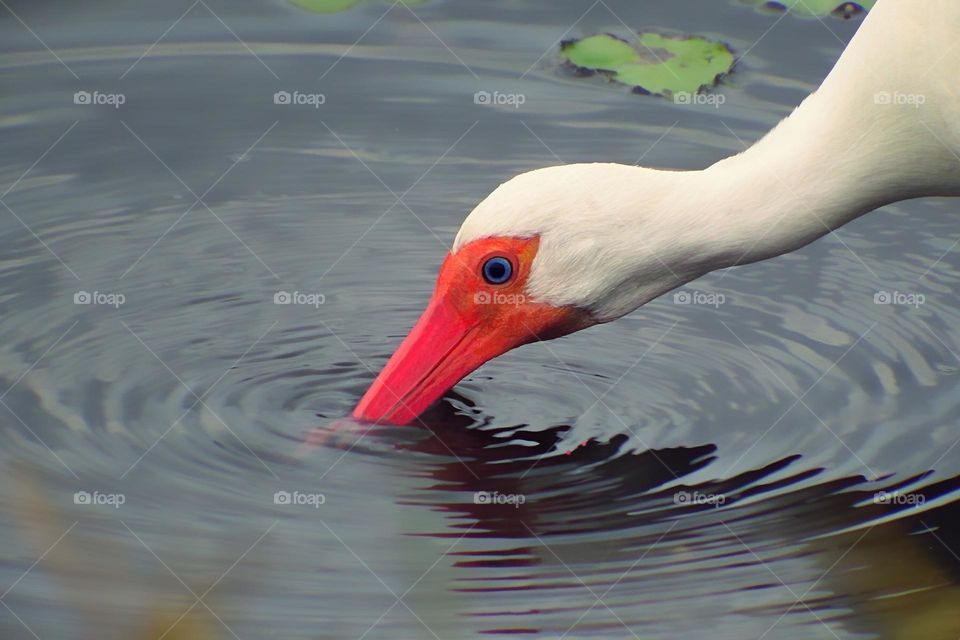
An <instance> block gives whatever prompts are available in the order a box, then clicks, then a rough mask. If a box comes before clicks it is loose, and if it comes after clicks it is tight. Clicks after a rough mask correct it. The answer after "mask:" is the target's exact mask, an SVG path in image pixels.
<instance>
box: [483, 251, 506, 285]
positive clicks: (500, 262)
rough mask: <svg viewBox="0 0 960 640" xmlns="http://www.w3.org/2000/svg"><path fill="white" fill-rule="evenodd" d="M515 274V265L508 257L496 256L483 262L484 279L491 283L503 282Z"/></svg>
mask: <svg viewBox="0 0 960 640" xmlns="http://www.w3.org/2000/svg"><path fill="white" fill-rule="evenodd" d="M512 275H513V265H512V264H510V261H509V260H507V259H506V258H502V257H500V256H495V257H493V258H490V259H489V260H487V261H486V262H484V263H483V279H484V280H486V281H487V282H489V283H490V284H503V283H504V282H506V281H507V280H509V279H510V276H512Z"/></svg>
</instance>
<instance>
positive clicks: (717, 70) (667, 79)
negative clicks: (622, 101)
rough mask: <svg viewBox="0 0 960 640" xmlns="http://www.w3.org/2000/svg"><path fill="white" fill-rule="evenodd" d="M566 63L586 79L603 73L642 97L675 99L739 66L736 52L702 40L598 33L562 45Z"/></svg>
mask: <svg viewBox="0 0 960 640" xmlns="http://www.w3.org/2000/svg"><path fill="white" fill-rule="evenodd" d="M560 52H561V54H562V55H563V57H564V58H565V60H566V63H567V64H568V65H569V66H571V67H573V69H574V71H575V72H576V73H578V74H580V75H591V74H594V73H600V74H603V75H605V76H607V77H609V78H611V79H613V80H616V81H617V82H621V83H623V84H626V85H630V86H633V87H634V91H635V92H637V93H652V94H656V95H672V94H674V93H678V92H685V93H696V92H698V91H700V90H701V89H702V88H703V87H710V86H714V85H716V83H717V82H718V81H719V80H720V78H722V77H723V76H724V75H726V74H727V73H729V72H730V70H731V68H732V67H733V63H734V57H733V51H731V50H730V47H728V46H727V45H726V44H724V43H722V42H715V41H713V40H707V39H706V38H701V37H699V36H686V37H674V36H667V35H663V34H660V33H653V32H647V33H640V34H639V36H638V38H637V40H636V41H635V42H634V43H630V42H627V41H626V40H622V39H620V38H618V37H616V36H612V35H609V34H598V35H594V36H589V37H587V38H583V39H581V40H568V41H565V42H562V43H561V44H560Z"/></svg>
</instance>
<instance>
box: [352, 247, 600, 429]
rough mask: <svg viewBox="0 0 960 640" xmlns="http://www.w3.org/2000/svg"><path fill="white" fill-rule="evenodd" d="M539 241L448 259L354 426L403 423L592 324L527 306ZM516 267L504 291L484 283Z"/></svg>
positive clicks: (582, 315) (581, 315)
mask: <svg viewBox="0 0 960 640" xmlns="http://www.w3.org/2000/svg"><path fill="white" fill-rule="evenodd" d="M539 244H540V239H539V238H537V237H533V238H484V239H481V240H475V241H473V242H471V243H470V244H468V245H465V246H464V247H461V249H460V250H459V251H458V252H457V253H455V254H454V253H451V254H448V255H447V258H446V259H445V260H444V262H443V265H442V266H441V267H440V275H439V276H438V278H437V285H436V288H435V289H434V292H433V296H432V297H431V298H430V302H429V304H428V305H427V308H426V310H425V311H424V312H423V315H421V316H420V319H419V320H418V321H417V324H416V325H414V327H413V329H412V330H411V331H410V334H409V335H408V336H407V337H406V339H404V341H403V342H402V343H401V344H400V346H399V347H398V348H397V350H396V352H395V353H394V354H393V357H391V358H390V360H389V361H388V362H387V365H386V366H385V367H384V368H383V370H382V371H381V372H380V375H378V376H377V379H376V380H374V381H373V384H372V385H371V386H370V388H369V389H368V390H367V392H366V393H365V394H364V396H363V398H361V399H360V402H359V403H358V404H357V407H356V408H355V409H354V410H353V417H354V418H357V419H359V420H365V421H368V422H378V423H390V424H398V425H403V424H408V423H410V422H411V421H413V420H414V419H415V418H416V417H417V416H419V415H420V413H421V412H423V410H424V409H426V408H427V407H429V406H430V405H431V404H433V402H434V401H435V400H437V399H438V398H439V397H440V396H442V395H443V394H444V393H445V392H446V391H447V390H448V389H450V388H451V387H453V385H455V384H456V383H457V382H459V381H460V380H461V379H462V378H463V377H464V376H466V375H467V374H469V373H471V372H472V371H474V370H475V369H476V368H477V367H479V366H480V365H482V364H483V363H484V362H486V361H488V360H490V359H492V358H495V357H496V356H498V355H500V354H502V353H504V352H506V351H509V350H510V349H513V348H514V347H519V346H520V345H522V344H526V343H528V342H533V341H536V340H549V339H551V338H556V337H559V336H562V335H566V334H568V333H572V332H574V331H578V330H580V329H583V328H584V327H587V326H590V325H592V324H594V321H593V320H591V318H590V317H589V315H588V314H587V313H586V312H584V311H582V310H579V309H576V308H573V307H555V306H552V305H549V304H545V303H538V302H531V301H529V300H527V294H526V293H525V291H526V283H527V278H528V277H529V275H530V267H531V265H532V264H533V259H534V257H535V256H536V254H537V248H538V246H539ZM494 256H502V257H504V258H507V259H508V260H510V262H511V263H512V265H513V276H512V277H511V278H510V280H508V281H507V282H506V283H504V284H499V285H497V284H489V283H488V282H486V280H484V278H483V275H482V270H483V264H484V263H485V262H486V261H487V260H488V259H489V258H491V257H494Z"/></svg>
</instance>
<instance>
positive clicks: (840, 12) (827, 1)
mask: <svg viewBox="0 0 960 640" xmlns="http://www.w3.org/2000/svg"><path fill="white" fill-rule="evenodd" d="M740 2H741V3H742V4H748V5H751V6H753V7H756V8H757V9H760V10H765V11H773V12H777V13H782V12H784V11H787V10H789V11H790V13H792V14H795V15H798V16H805V17H813V16H817V17H819V16H831V15H832V16H835V17H837V18H844V19H847V18H852V17H853V16H856V15H859V14H861V13H865V12H867V11H869V10H870V9H872V8H873V5H875V4H876V3H877V0H859V1H858V2H844V1H843V0H740Z"/></svg>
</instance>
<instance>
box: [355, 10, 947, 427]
mask: <svg viewBox="0 0 960 640" xmlns="http://www.w3.org/2000/svg"><path fill="white" fill-rule="evenodd" d="M958 153H960V2H958V1H957V0H880V1H879V2H878V3H877V4H876V6H875V7H874V8H873V10H872V11H871V12H870V13H869V15H868V16H867V17H866V19H865V20H864V21H863V24H862V25H861V26H860V28H859V30H858V31H857V33H856V35H855V36H854V38H853V39H852V40H851V42H850V44H849V45H848V46H847V48H846V50H844V52H843V54H842V55H841V56H840V59H839V61H838V62H837V63H836V65H835V66H834V68H833V70H832V71H831V72H830V74H829V75H828V76H827V78H826V79H825V80H824V81H823V84H822V85H821V86H820V88H819V89H818V90H817V91H815V92H814V93H813V94H811V95H810V96H809V97H807V99H806V100H804V101H803V103H802V104H801V105H800V106H799V107H798V108H797V109H796V110H795V111H794V112H793V113H792V114H791V115H790V116H789V117H787V118H786V119H784V120H783V121H782V122H781V123H780V124H779V125H777V127H775V128H774V129H773V130H772V131H770V133H768V134H767V135H766V136H765V137H764V138H762V139H761V140H760V141H758V142H757V143H756V144H754V145H753V146H752V147H750V148H749V149H747V150H746V151H744V152H743V153H740V154H738V155H735V156H732V157H729V158H726V159H724V160H721V161H719V162H717V163H716V164H714V165H712V166H710V167H708V168H706V169H704V170H700V171H670V170H657V169H646V168H641V167H634V166H628V165H619V164H570V165H565V166H557V167H548V168H545V169H538V170H535V171H530V172H528V173H523V174H520V175H518V176H516V177H515V178H513V179H512V180H509V181H508V182H506V183H504V184H502V185H500V186H499V187H498V188H497V189H496V190H495V191H494V192H493V193H491V194H490V195H489V196H488V197H487V198H486V199H485V200H483V201H482V202H481V203H480V204H479V205H477V207H476V208H475V209H474V210H473V212H472V213H470V215H469V216H468V217H467V219H466V220H465V221H464V223H463V225H462V226H461V227H460V232H459V233H458V234H457V237H456V239H455V240H454V243H453V247H452V249H451V251H450V253H449V254H448V255H447V257H446V259H445V260H444V262H443V265H442V266H441V267H440V274H439V278H438V280H437V284H436V289H435V291H434V293H433V296H432V298H431V299H430V302H429V304H428V305H427V308H426V310H425V311H424V312H423V315H422V316H421V318H420V319H419V321H418V322H417V324H416V325H415V326H414V327H413V329H412V330H411V332H410V334H409V335H408V336H407V338H406V339H405V340H404V341H403V342H402V343H401V344H400V346H399V348H398V349H397V351H396V353H394V354H393V357H392V358H390V360H389V362H387V365H386V366H385V367H384V369H383V370H382V371H381V372H380V375H379V376H378V377H377V378H376V380H375V381H374V382H373V384H372V386H371V387H370V389H369V390H368V391H367V392H366V394H365V395H364V396H363V398H362V399H361V400H360V402H359V404H358V405H357V407H356V409H355V410H354V414H353V415H354V417H355V418H357V419H360V420H365V421H374V422H382V423H394V424H406V423H409V422H410V421H412V420H413V419H414V418H416V417H417V416H418V415H419V414H420V413H421V412H422V411H423V410H424V409H426V408H427V407H428V406H429V405H430V404H431V403H433V402H434V401H435V400H436V399H437V398H439V397H440V396H441V395H443V393H444V392H445V391H447V390H448V389H449V388H451V387H452V386H453V385H455V384H456V383H457V382H458V381H460V380H461V379H462V378H463V377H464V376H466V375H467V374H469V373H470V372H472V371H473V370H475V369H476V368H477V367H479V366H480V365H482V364H483V363H484V362H486V361H488V360H490V359H491V358H494V357H496V356H498V355H500V354H502V353H504V352H505V351H508V350H510V349H513V348H514V347H517V346H520V345H522V344H525V343H529V342H531V341H534V340H546V339H549V338H554V337H557V336H561V335H564V334H568V333H571V332H573V331H578V330H580V329H583V328H585V327H588V326H590V325H593V324H597V323H601V322H610V321H611V320H616V319H617V318H619V317H621V316H623V315H625V314H627V313H629V312H631V311H633V310H634V309H636V308H637V307H639V306H641V305H643V304H645V303H646V302H649V301H650V300H652V299H654V298H656V297H657V296H659V295H661V294H663V293H665V292H667V291H669V290H671V289H673V288H675V287H678V286H680V285H682V284H684V283H686V282H689V281H690V280H693V279H695V278H697V277H699V276H701V275H703V274H705V273H707V272H709V271H713V270H715V269H722V268H726V267H730V266H734V265H741V264H747V263H751V262H756V261H758V260H765V259H767V258H772V257H774V256H777V255H780V254H783V253H787V252H789V251H793V250H795V249H798V248H799V247H802V246H804V245H806V244H807V243H809V242H812V241H813V240H815V239H817V238H819V237H821V236H823V235H825V234H827V233H829V232H830V231H831V230H833V229H836V228H838V227H840V226H842V225H844V224H846V223H847V222H850V221H851V220H853V219H854V218H857V217H858V216H861V215H863V214H864V213H867V212H869V211H872V210H874V209H876V208H877V207H880V206H883V205H885V204H889V203H892V202H896V201H899V200H905V199H909V198H917V197H923V196H956V195H960V156H958Z"/></svg>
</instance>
